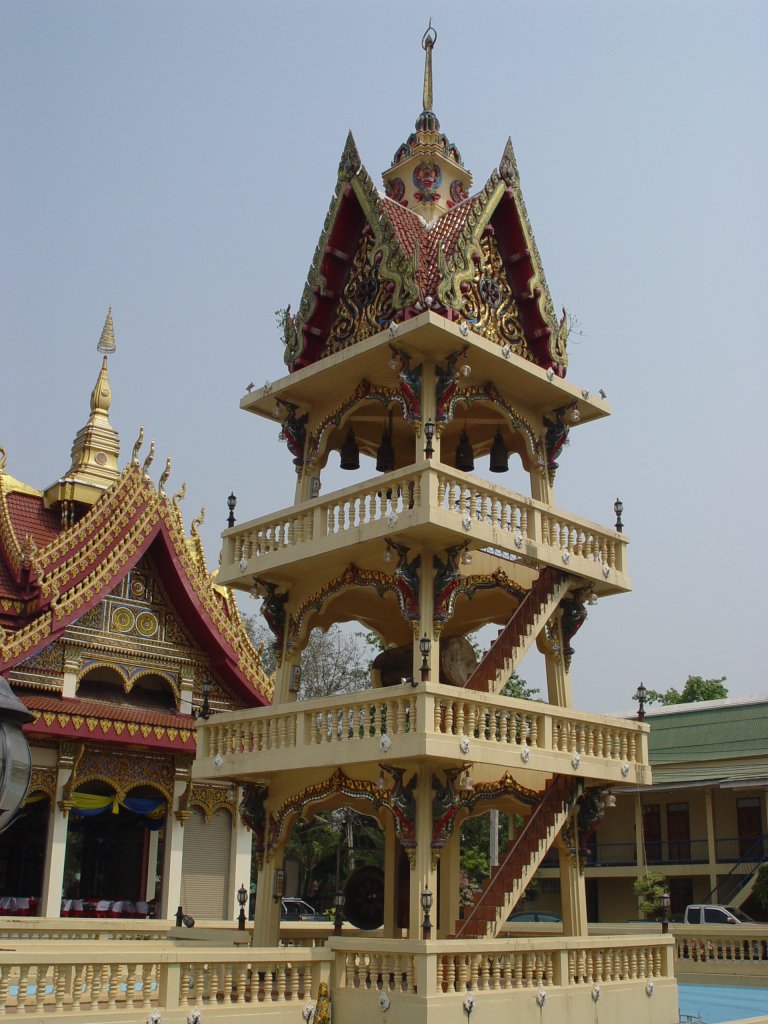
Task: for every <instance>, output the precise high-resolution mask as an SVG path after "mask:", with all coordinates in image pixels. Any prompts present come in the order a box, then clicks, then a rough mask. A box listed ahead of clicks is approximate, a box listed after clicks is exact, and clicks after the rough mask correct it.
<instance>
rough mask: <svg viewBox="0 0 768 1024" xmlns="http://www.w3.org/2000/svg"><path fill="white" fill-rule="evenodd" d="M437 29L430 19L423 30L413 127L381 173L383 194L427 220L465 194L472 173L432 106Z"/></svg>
mask: <svg viewBox="0 0 768 1024" xmlns="http://www.w3.org/2000/svg"><path fill="white" fill-rule="evenodd" d="M436 42H437V32H436V31H435V29H434V28H433V27H432V19H431V18H430V20H429V27H428V28H427V31H426V32H425V33H424V35H423V37H422V40H421V45H422V47H423V49H424V93H423V109H422V111H421V113H420V114H419V116H418V118H417V119H416V125H415V128H416V131H415V132H413V133H412V134H411V135H409V136H408V139H407V141H406V142H404V143H403V144H402V145H401V146H400V148H399V149H398V150H397V152H396V153H395V155H394V157H393V159H392V166H391V167H389V168H388V169H387V170H386V171H384V174H383V175H382V177H383V178H384V188H385V190H386V193H387V196H388V197H389V198H390V199H394V201H395V202H397V203H400V205H401V206H405V207H407V208H408V209H410V210H412V211H413V212H414V213H418V214H419V215H420V216H422V217H423V218H424V220H425V221H426V222H427V223H430V222H431V221H433V220H435V219H436V218H437V217H439V216H440V214H441V213H445V211H446V210H450V209H451V207H452V206H456V204H457V203H461V202H463V201H464V200H465V199H467V198H468V196H469V189H470V188H471V186H472V175H471V174H470V173H469V171H468V170H466V168H465V167H464V164H463V163H462V160H461V154H460V153H459V151H458V149H457V148H456V146H455V145H454V144H453V143H452V142H449V140H448V138H447V136H445V135H444V134H443V133H442V132H441V131H440V122H439V121H438V119H437V115H436V114H435V112H434V110H433V109H432V107H433V89H432V51H433V49H434V47H435V43H436Z"/></svg>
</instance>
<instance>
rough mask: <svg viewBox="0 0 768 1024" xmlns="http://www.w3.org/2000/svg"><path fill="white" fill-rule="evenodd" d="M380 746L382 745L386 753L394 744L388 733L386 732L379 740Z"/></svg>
mask: <svg viewBox="0 0 768 1024" xmlns="http://www.w3.org/2000/svg"><path fill="white" fill-rule="evenodd" d="M379 746H380V747H381V749H382V750H383V751H384V753H385V754H386V752H387V751H388V750H389V748H390V747H391V746H392V740H391V739H390V738H389V736H387V734H386V733H384V735H383V736H382V737H381V739H380V740H379Z"/></svg>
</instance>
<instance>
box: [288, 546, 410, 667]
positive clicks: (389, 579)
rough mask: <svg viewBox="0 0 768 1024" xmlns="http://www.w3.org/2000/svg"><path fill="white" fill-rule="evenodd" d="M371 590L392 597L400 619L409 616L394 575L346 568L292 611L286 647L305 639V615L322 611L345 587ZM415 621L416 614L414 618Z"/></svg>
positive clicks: (401, 589) (306, 628) (382, 595)
mask: <svg viewBox="0 0 768 1024" xmlns="http://www.w3.org/2000/svg"><path fill="white" fill-rule="evenodd" d="M355 586H357V587H373V588H374V589H375V590H376V592H377V593H378V595H379V597H384V595H385V594H386V593H392V594H394V595H395V597H396V599H397V602H398V605H399V607H400V611H401V612H402V614H403V617H404V618H406V619H410V618H411V617H412V615H411V613H410V612H409V610H408V607H407V605H406V600H405V597H404V594H403V588H402V586H399V585H398V578H397V575H396V574H395V575H393V576H389V575H387V574H386V573H383V572H380V571H379V570H377V569H359V568H358V567H357V566H356V565H349V566H347V568H346V569H345V570H344V572H342V573H340V575H338V576H335V577H334V578H333V579H331V580H329V581H328V582H327V583H326V584H325V586H324V587H322V588H321V589H320V590H318V591H316V592H315V593H314V594H310V595H309V597H307V598H306V599H305V600H304V601H303V602H302V604H301V605H299V607H298V608H297V609H296V611H295V612H294V613H293V614H292V615H290V616H289V619H288V647H289V648H291V649H293V648H295V647H296V646H297V645H299V644H300V643H301V641H302V640H303V639H304V638H305V637H306V635H307V633H308V631H309V629H308V620H309V616H310V615H311V614H312V613H313V612H316V613H319V612H320V611H322V608H323V606H324V605H325V603H326V601H329V600H330V599H331V598H333V597H335V596H336V595H337V594H340V593H341V592H342V591H343V590H346V589H347V587H355ZM416 618H418V615H417V616H416Z"/></svg>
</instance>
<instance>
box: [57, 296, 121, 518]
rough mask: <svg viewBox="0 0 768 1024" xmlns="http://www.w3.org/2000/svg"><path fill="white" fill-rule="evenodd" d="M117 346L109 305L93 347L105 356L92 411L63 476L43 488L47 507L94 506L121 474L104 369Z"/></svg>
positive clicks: (79, 434) (78, 436)
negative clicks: (61, 504)
mask: <svg viewBox="0 0 768 1024" xmlns="http://www.w3.org/2000/svg"><path fill="white" fill-rule="evenodd" d="M116 349H117V344H116V342H115V329H114V324H113V321H112V307H111V306H110V307H109V311H108V313H107V318H106V320H105V321H104V327H103V328H102V332H101V337H100V338H99V342H98V345H97V346H96V350H97V351H98V352H100V353H102V354H103V357H104V358H103V360H102V364H101V369H100V371H99V375H98V377H97V378H96V384H95V385H94V388H93V391H91V414H90V416H89V417H88V421H87V422H86V424H85V425H84V426H83V427H81V428H80V430H79V431H78V432H77V435H76V436H75V440H74V442H73V444H72V455H71V458H72V464H71V466H70V468H69V470H68V471H67V474H66V476H64V477H62V478H60V479H59V480H57V481H56V482H55V483H53V484H51V486H50V487H48V488H47V489H46V491H45V504H46V506H47V507H48V508H50V507H51V506H52V505H57V504H59V503H62V502H63V503H65V504H66V505H71V503H73V502H75V503H78V504H80V505H93V504H94V502H96V501H98V499H99V498H100V497H101V495H102V494H103V493H104V491H105V490H106V489H107V488H108V487H109V486H111V484H113V483H114V482H115V480H117V478H118V477H119V475H120V471H119V470H118V468H117V459H118V456H119V455H120V439H119V436H118V433H117V431H116V430H115V428H114V427H113V426H112V424H111V423H110V422H109V409H110V406H111V405H112V388H111V386H110V383H109V372H108V369H107V358H108V356H109V355H111V354H112V353H113V352H115V351H116Z"/></svg>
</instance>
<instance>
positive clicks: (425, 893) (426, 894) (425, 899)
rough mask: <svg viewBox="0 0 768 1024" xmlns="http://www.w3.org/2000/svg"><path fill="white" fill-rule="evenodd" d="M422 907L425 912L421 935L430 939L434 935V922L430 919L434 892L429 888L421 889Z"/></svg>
mask: <svg viewBox="0 0 768 1024" xmlns="http://www.w3.org/2000/svg"><path fill="white" fill-rule="evenodd" d="M421 909H422V911H423V913H424V921H423V922H422V925H421V935H422V938H424V939H429V938H431V936H432V922H431V921H430V919H429V912H430V910H431V909H432V893H431V892H430V890H429V889H422V891H421Z"/></svg>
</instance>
